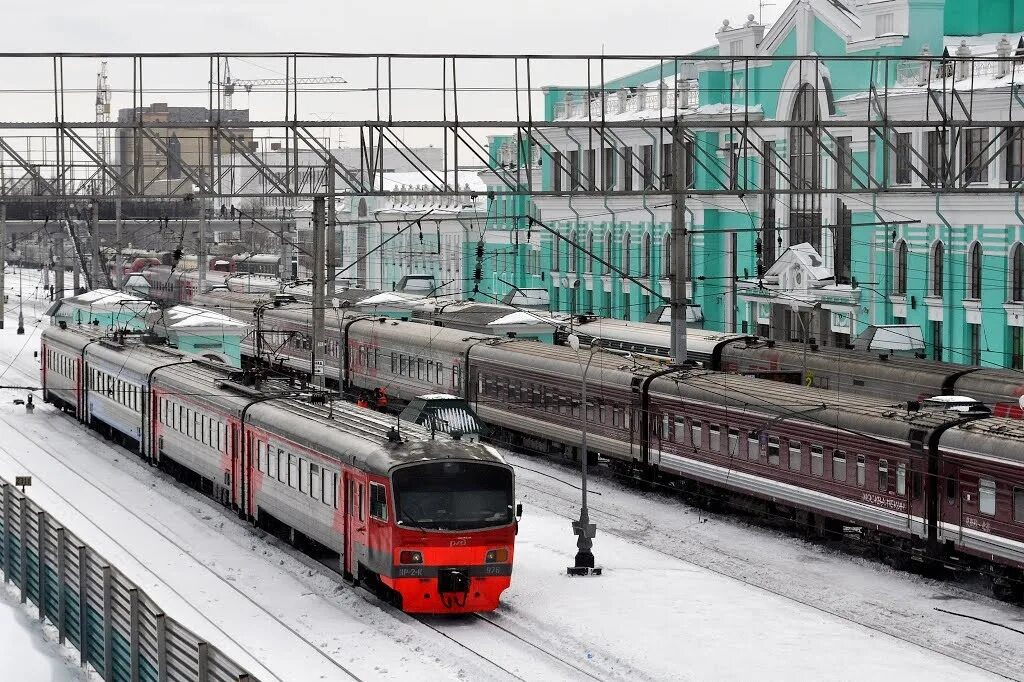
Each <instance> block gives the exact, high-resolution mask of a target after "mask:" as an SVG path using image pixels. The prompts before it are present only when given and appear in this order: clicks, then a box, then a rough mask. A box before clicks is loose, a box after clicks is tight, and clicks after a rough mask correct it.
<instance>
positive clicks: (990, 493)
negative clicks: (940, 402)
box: [978, 478, 996, 516]
mask: <svg viewBox="0 0 1024 682" xmlns="http://www.w3.org/2000/svg"><path fill="white" fill-rule="evenodd" d="M978 511H979V512H981V513H982V514H986V515H988V516H995V514H996V482H995V481H993V480H992V479H989V478H979V479H978Z"/></svg>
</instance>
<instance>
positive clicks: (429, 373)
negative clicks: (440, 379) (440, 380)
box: [426, 362, 434, 384]
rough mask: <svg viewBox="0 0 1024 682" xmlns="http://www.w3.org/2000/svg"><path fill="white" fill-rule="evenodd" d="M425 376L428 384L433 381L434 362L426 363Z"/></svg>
mask: <svg viewBox="0 0 1024 682" xmlns="http://www.w3.org/2000/svg"><path fill="white" fill-rule="evenodd" d="M426 378H427V383H428V384H432V383H434V363H432V362H428V363H427V377H426Z"/></svg>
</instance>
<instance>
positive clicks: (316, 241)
mask: <svg viewBox="0 0 1024 682" xmlns="http://www.w3.org/2000/svg"><path fill="white" fill-rule="evenodd" d="M325 233H326V229H325V222H324V197H322V196H319V197H315V198H314V199H313V335H312V336H313V338H312V348H311V349H310V356H309V357H310V361H311V362H312V363H313V367H312V370H313V384H314V385H316V386H318V387H320V388H323V386H324V353H323V349H322V346H323V345H324V266H325V262H326V261H325V258H324V251H325V249H326V244H325V243H324V237H325ZM317 361H319V362H320V367H319V370H318V368H317Z"/></svg>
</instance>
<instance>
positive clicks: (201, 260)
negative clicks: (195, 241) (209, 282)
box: [196, 199, 207, 294]
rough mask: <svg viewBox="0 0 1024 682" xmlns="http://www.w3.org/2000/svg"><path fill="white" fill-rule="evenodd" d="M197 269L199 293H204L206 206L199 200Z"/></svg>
mask: <svg viewBox="0 0 1024 682" xmlns="http://www.w3.org/2000/svg"><path fill="white" fill-rule="evenodd" d="M196 254H197V258H196V260H197V261H198V263H196V265H197V266H198V267H199V293H201V294H203V293H206V266H207V258H206V204H205V202H204V201H203V200H202V199H200V200H199V246H198V247H197V248H196Z"/></svg>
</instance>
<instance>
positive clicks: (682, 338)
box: [670, 118, 689, 365]
mask: <svg viewBox="0 0 1024 682" xmlns="http://www.w3.org/2000/svg"><path fill="white" fill-rule="evenodd" d="M683 140H684V138H683V123H682V119H680V118H677V119H676V125H675V127H674V128H673V129H672V154H671V156H672V159H671V160H672V182H671V186H672V189H673V191H674V192H675V193H674V194H673V195H672V253H671V255H670V257H671V259H672V260H671V261H670V262H671V264H672V268H671V273H672V279H671V295H672V303H671V306H672V308H671V312H672V327H671V330H672V331H671V334H672V338H671V354H672V361H673V362H674V363H675V364H677V365H682V364H683V363H685V362H686V278H687V276H688V273H687V260H688V259H687V255H686V247H687V244H686V194H685V191H686V164H687V163H688V161H689V160H688V159H687V158H686V145H685V144H684V143H683Z"/></svg>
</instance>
